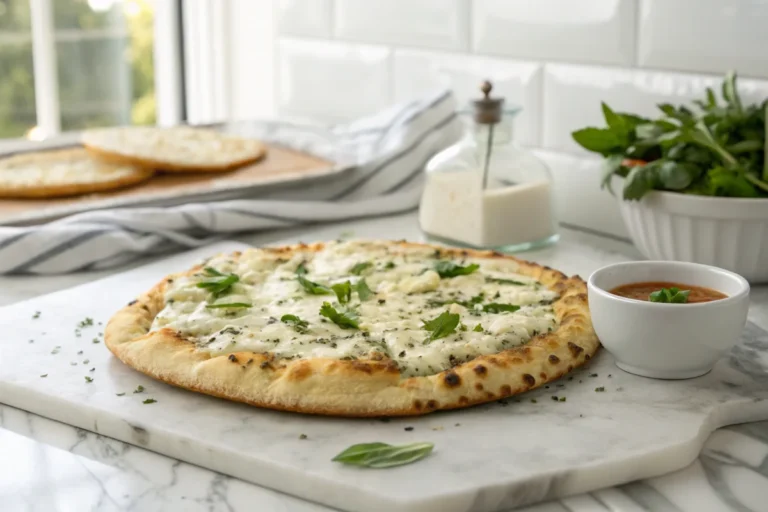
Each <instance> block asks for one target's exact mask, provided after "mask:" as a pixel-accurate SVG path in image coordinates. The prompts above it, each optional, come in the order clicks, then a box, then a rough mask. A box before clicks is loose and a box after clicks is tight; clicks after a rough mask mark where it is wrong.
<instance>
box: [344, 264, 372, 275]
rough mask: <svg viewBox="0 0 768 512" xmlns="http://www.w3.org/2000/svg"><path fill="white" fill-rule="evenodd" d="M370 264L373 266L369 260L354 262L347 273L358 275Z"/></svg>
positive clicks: (369, 266)
mask: <svg viewBox="0 0 768 512" xmlns="http://www.w3.org/2000/svg"><path fill="white" fill-rule="evenodd" d="M372 266H373V263H371V262H370V261H363V262H360V263H356V264H355V265H354V266H353V267H352V268H351V269H349V273H350V274H354V275H356V276H359V275H360V274H362V273H363V272H365V271H366V270H367V269H369V268H371V267H372Z"/></svg>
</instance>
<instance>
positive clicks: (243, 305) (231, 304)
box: [205, 302, 251, 309]
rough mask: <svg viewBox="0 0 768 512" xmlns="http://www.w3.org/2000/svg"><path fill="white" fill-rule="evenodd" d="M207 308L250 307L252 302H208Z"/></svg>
mask: <svg viewBox="0 0 768 512" xmlns="http://www.w3.org/2000/svg"><path fill="white" fill-rule="evenodd" d="M205 307H206V308H211V309H222V308H250V307H251V304H248V303H246V302H228V303H226V304H208V305H207V306H205Z"/></svg>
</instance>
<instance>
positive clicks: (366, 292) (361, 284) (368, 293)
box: [355, 279, 376, 302]
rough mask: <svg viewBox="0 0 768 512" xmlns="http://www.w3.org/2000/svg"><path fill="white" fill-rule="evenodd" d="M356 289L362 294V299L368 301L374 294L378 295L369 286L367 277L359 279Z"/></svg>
mask: <svg viewBox="0 0 768 512" xmlns="http://www.w3.org/2000/svg"><path fill="white" fill-rule="evenodd" d="M355 291H356V292H357V294H358V295H359V296H360V301H361V302H362V301H366V300H368V299H370V298H371V297H372V296H374V295H376V294H375V293H373V290H371V289H370V288H368V283H366V282H365V279H361V280H359V281H358V282H357V283H356V284H355Z"/></svg>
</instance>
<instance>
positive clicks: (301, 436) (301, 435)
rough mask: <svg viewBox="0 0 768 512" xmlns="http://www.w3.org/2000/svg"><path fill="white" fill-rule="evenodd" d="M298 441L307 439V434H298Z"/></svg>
mask: <svg viewBox="0 0 768 512" xmlns="http://www.w3.org/2000/svg"><path fill="white" fill-rule="evenodd" d="M299 439H308V436H307V434H300V435H299Z"/></svg>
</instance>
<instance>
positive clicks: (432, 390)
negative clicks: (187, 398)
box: [104, 240, 599, 464]
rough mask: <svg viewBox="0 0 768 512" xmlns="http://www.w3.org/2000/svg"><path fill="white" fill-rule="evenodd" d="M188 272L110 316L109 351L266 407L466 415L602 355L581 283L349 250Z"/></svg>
mask: <svg viewBox="0 0 768 512" xmlns="http://www.w3.org/2000/svg"><path fill="white" fill-rule="evenodd" d="M179 271H180V273H176V274H174V275H173V276H172V279H171V278H166V279H163V280H158V281H159V282H158V284H157V285H156V286H155V287H153V288H151V289H150V290H148V291H147V292H146V293H145V294H143V295H141V296H139V297H138V299H137V300H136V301H135V302H132V303H131V304H130V305H129V306H126V307H125V308H124V309H122V310H120V311H119V312H118V313H117V314H115V316H114V317H113V318H112V320H111V321H110V322H109V324H108V325H107V326H106V330H105V336H104V342H105V344H106V346H107V347H108V348H109V350H111V351H112V352H113V353H114V354H115V355H116V356H117V357H118V358H119V359H121V360H122V361H123V362H125V363H126V364H127V365H129V366H131V367H133V368H135V369H137V370H139V371H141V372H143V373H146V374H147V375H149V376H152V377H154V378H156V379H159V380H163V381H166V382H168V383H171V384H174V385H176V386H179V387H183V388H187V389H190V390H193V391H196V392H201V393H207V394H211V395H215V396H218V397H222V398H227V399H231V400H237V401H243V402H247V403H250V404H253V405H256V406H259V407H266V408H274V409H287V410H292V411H298V412H306V413H315V414H329V415H339V416H396V415H406V414H407V415H413V414H425V413H429V412H432V411H435V410H441V409H453V408H457V407H467V406H470V405H473V404H478V403H482V402H487V401H490V400H496V399H498V398H501V397H504V396H509V395H514V394H518V393H523V392H525V391H527V390H529V389H533V388H537V387H539V386H542V385H544V384H546V383H548V382H551V381H552V380H554V379H556V378H558V377H559V376H562V375H564V374H566V373H568V372H569V371H571V370H572V369H573V368H577V367H579V366H580V365H582V364H584V363H585V362H586V361H587V360H589V359H590V358H591V357H593V356H594V355H595V353H596V351H597V350H598V348H599V343H598V341H597V337H596V336H595V334H594V331H593V330H592V324H591V320H590V317H589V309H588V305H587V300H586V287H585V284H584V282H583V281H581V280H580V279H578V278H566V277H565V276H563V274H561V273H560V272H558V271H556V270H552V269H549V268H544V267H540V266H538V265H536V264H533V263H529V262H525V261H521V260H518V259H515V258H513V257H509V256H500V255H498V254H492V253H488V252H483V251H472V250H462V249H451V248H438V247H436V246H431V245H424V244H417V243H410V242H389V241H376V240H350V241H341V242H327V243H316V244H310V245H295V246H286V247H269V248H263V249H249V250H245V251H242V252H240V253H234V254H222V255H219V256H213V257H212V258H209V259H208V261H207V263H206V266H205V267H204V268H202V269H200V268H199V267H196V268H194V269H190V270H188V271H186V272H185V271H184V270H183V269H179ZM159 277H162V276H158V278H159ZM566 317H567V318H568V321H567V322H564V323H563V322H562V320H563V319H564V318H566ZM539 333H541V334H539ZM537 334H538V335H537ZM395 448H398V447H395ZM388 450H389V448H388ZM407 452H408V451H407V450H406V451H405V452H399V451H395V452H393V453H394V456H390V457H389V458H388V459H386V460H385V459H382V460H381V461H380V462H377V463H376V464H389V463H390V462H399V461H402V460H408V459H409V457H410V456H411V454H409V453H407ZM387 453H390V452H387Z"/></svg>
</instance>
